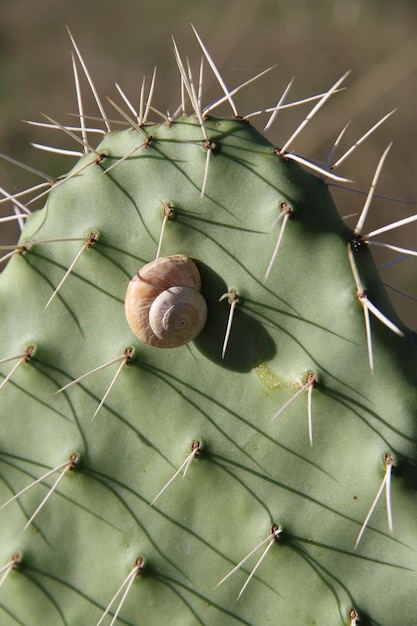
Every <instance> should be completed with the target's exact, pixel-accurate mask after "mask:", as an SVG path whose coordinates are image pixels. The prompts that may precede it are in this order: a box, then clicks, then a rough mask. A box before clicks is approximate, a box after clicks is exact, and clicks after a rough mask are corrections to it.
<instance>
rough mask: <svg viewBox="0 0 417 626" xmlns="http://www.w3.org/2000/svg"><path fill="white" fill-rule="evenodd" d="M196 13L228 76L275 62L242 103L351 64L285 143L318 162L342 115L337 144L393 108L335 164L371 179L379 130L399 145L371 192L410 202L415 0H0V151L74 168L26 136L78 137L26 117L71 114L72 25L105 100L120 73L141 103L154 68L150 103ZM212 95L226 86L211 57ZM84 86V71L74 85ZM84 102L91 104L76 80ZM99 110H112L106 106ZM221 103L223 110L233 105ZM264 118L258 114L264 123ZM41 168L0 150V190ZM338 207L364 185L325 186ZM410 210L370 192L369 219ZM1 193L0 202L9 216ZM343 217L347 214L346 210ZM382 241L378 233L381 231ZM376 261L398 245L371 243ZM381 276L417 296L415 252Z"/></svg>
mask: <svg viewBox="0 0 417 626" xmlns="http://www.w3.org/2000/svg"><path fill="white" fill-rule="evenodd" d="M191 23H193V24H194V26H195V27H196V29H197V30H198V32H199V33H200V35H201V37H202V38H203V40H204V41H205V43H206V45H207V47H208V49H209V50H210V52H211V54H212V56H213V57H214V59H215V61H216V63H217V65H218V67H219V69H220V70H221V72H222V75H223V77H224V79H225V81H226V84H227V85H228V86H229V88H233V87H234V86H236V85H237V84H239V83H241V82H243V81H245V80H247V79H248V78H249V77H250V76H252V75H253V74H255V73H257V72H259V71H261V70H262V69H264V68H266V67H269V66H271V65H274V64H276V65H277V67H276V68H275V69H274V70H273V71H272V72H271V73H270V74H268V75H267V76H266V77H264V78H262V79H261V80H259V81H257V82H256V83H255V84H254V85H252V86H251V87H249V88H248V89H247V90H245V91H243V92H241V94H240V95H239V96H238V97H237V98H236V101H237V103H238V107H239V112H240V113H241V114H242V115H244V114H246V113H249V112H250V111H254V110H257V109H259V108H264V107H267V106H274V105H275V104H276V102H277V101H278V99H279V97H280V95H281V93H282V91H283V90H284V89H285V87H286V85H287V84H288V82H289V80H290V79H291V78H292V77H293V76H295V82H294V85H293V87H292V89H291V92H290V94H289V96H288V98H287V100H294V99H297V98H302V97H306V96H309V95H312V94H315V93H319V92H321V91H323V90H325V89H327V88H328V87H329V86H330V85H331V84H332V83H333V82H335V81H336V79H337V78H338V77H339V76H341V75H342V74H343V73H344V72H345V71H346V70H347V69H351V70H352V73H351V75H350V76H349V78H348V80H347V85H348V87H349V89H348V90H347V91H345V92H343V93H340V94H337V95H336V96H335V97H334V98H333V100H332V101H330V102H328V103H327V104H326V106H325V107H324V109H323V110H321V111H320V112H319V114H318V115H317V117H316V118H315V119H314V120H313V121H312V122H311V123H310V124H309V125H308V126H307V128H306V129H305V130H304V131H303V133H302V134H301V135H300V137H299V138H297V140H296V142H295V143H294V145H293V146H292V149H294V150H295V151H296V152H298V153H299V154H302V155H304V156H307V157H309V158H313V159H317V160H324V159H325V158H326V155H327V153H328V151H329V150H330V148H331V146H332V143H333V141H334V139H335V138H336V136H337V135H338V133H339V132H340V130H341V129H342V127H343V126H344V125H345V124H346V122H348V121H349V120H352V122H351V124H350V126H349V128H348V131H347V133H346V135H345V138H344V140H343V142H342V146H341V148H340V151H339V154H341V153H342V152H343V151H344V150H345V149H347V148H348V147H349V146H350V145H351V144H352V143H353V142H354V141H355V140H356V139H357V138H358V137H360V136H361V134H363V133H364V132H366V130H367V129H368V128H369V127H371V126H372V125H373V124H374V123H375V122H376V121H377V120H378V119H379V118H381V117H382V116H383V115H385V114H386V113H388V112H389V111H391V110H392V109H394V108H398V111H397V112H396V113H395V114H394V116H393V117H391V118H390V119H389V120H388V121H387V122H386V124H385V125H384V126H382V127H381V128H380V129H379V130H377V132H376V133H375V134H374V135H372V137H371V138H370V139H369V140H368V141H367V142H366V143H365V144H364V145H362V146H361V147H360V148H358V150H357V151H356V152H355V153H354V154H353V155H352V157H350V158H349V160H347V161H346V162H345V164H344V165H343V166H342V167H341V169H340V172H339V173H340V174H342V175H346V176H348V177H350V178H353V179H354V181H355V185H354V186H355V187H358V188H361V189H366V188H367V187H368V186H369V183H370V180H371V178H372V176H373V172H374V170H375V167H376V164H377V162H378V159H379V156H380V155H381V153H382V151H383V150H384V149H385V147H386V146H387V144H388V142H389V141H390V140H391V139H393V140H394V144H393V147H392V149H391V152H390V154H389V156H388V159H387V161H386V165H385V167H384V171H383V173H382V176H381V179H380V182H379V184H378V192H379V193H382V194H387V195H388V194H389V195H391V196H396V197H401V198H404V199H410V200H413V201H414V200H417V157H416V154H415V151H416V139H417V119H416V105H417V2H415V0H396V1H395V2H393V1H392V0H317V1H314V2H312V1H311V0H210V1H209V2H202V1H200V0H152V1H148V0H143V1H139V0H117V2H116V1H115V0H67V1H65V0H61V1H58V0H1V1H0V152H2V153H6V154H8V155H10V156H12V157H14V158H15V159H18V160H20V161H23V162H25V163H29V164H31V165H33V166H34V167H36V168H38V169H39V170H42V171H44V172H47V173H48V174H50V175H52V176H56V175H58V174H61V173H62V172H65V171H67V170H68V169H70V167H71V166H72V160H71V159H70V158H68V157H57V156H53V155H50V154H47V153H44V152H40V151H38V150H36V149H34V148H32V147H31V146H30V143H31V142H34V141H35V142H39V143H48V141H49V143H51V142H53V143H55V144H56V145H59V146H60V147H71V148H74V147H75V146H74V143H73V142H71V141H70V140H68V141H67V139H66V138H65V137H61V136H60V134H57V133H55V134H52V135H51V134H50V133H47V132H46V131H43V130H41V129H36V128H34V127H32V126H29V125H27V124H24V123H22V122H21V120H28V119H30V120H42V117H41V112H44V113H47V114H48V115H50V116H51V117H53V118H55V119H58V120H59V121H60V122H62V123H67V124H71V123H74V120H73V118H71V117H68V115H67V114H68V113H74V112H76V100H75V97H74V80H73V75H72V68H71V44H70V40H69V37H68V34H67V30H66V26H68V27H69V28H70V30H71V32H72V34H73V35H74V38H75V40H76V42H77V44H78V46H79V48H80V50H81V52H82V54H83V56H84V59H85V60H86V62H87V65H88V68H89V70H90V73H91V74H92V76H93V79H94V82H95V85H96V87H97V89H98V91H99V93H100V94H101V96H102V98H103V100H105V96H107V95H108V96H110V97H111V98H112V99H115V100H116V101H118V102H119V103H121V100H120V96H118V94H117V91H116V89H115V87H114V83H115V82H118V83H119V84H120V86H121V87H122V88H123V90H124V91H125V93H126V94H127V95H128V96H129V98H130V99H131V101H132V102H133V103H134V104H135V105H136V104H137V102H138V94H139V89H140V84H141V81H142V77H143V76H144V75H146V76H147V77H149V79H150V77H151V75H152V72H153V69H154V67H155V66H157V67H158V76H157V88H156V95H155V101H154V103H155V105H156V106H157V107H158V108H160V109H162V110H167V109H168V110H170V111H171V112H172V111H173V110H175V108H176V107H177V105H178V104H179V98H180V95H179V79H178V72H177V70H176V65H175V61H174V57H173V54H172V39H171V35H173V36H174V37H175V39H176V42H177V44H178V46H179V48H180V51H181V52H182V54H183V56H184V57H185V56H186V55H188V56H189V58H190V60H191V62H192V65H193V68H195V69H196V71H197V68H198V64H199V60H200V57H201V52H200V50H199V48H198V45H197V43H196V40H195V37H194V34H193V32H192V29H191V26H190V24H191ZM205 77H206V81H205V85H206V88H205V97H204V102H206V103H208V102H210V101H211V100H212V99H214V98H216V97H217V96H219V95H220V94H221V92H220V89H219V87H218V85H217V84H216V81H215V80H214V79H213V78H212V76H211V74H210V71H209V69H208V68H207V69H206V72H205ZM83 84H85V83H83ZM83 91H84V99H85V108H86V112H87V113H91V114H93V115H95V114H96V111H97V110H96V108H95V106H94V103H93V101H92V99H91V96H90V94H89V93H88V90H87V89H84V90H83ZM107 109H108V114H109V115H110V116H112V115H115V116H116V114H113V111H111V106H110V105H107ZM307 111H308V108H306V107H303V108H298V109H296V110H292V111H290V112H281V113H280V115H279V116H278V118H277V122H276V124H275V126H274V128H273V129H272V130H271V132H270V134H269V139H270V140H271V142H272V143H274V144H276V145H277V146H280V145H282V144H283V143H284V142H285V140H286V139H287V138H288V137H289V135H290V134H291V133H292V131H293V130H294V128H295V127H296V125H297V124H298V123H299V122H300V121H301V120H302V119H303V117H304V116H305V115H306V113H307ZM223 112H226V113H227V114H228V113H229V111H228V109H227V108H225V109H223ZM266 120H267V116H261V117H259V118H254V120H253V122H254V123H255V125H256V126H257V127H258V128H260V129H262V128H263V126H264V125H265V123H266ZM38 182H39V179H38V178H36V177H34V176H33V175H31V174H29V173H28V172H26V171H24V170H22V169H20V168H17V167H16V166H13V165H11V164H10V163H7V162H6V161H0V187H3V188H5V189H6V190H7V191H8V192H9V193H14V192H15V191H17V190H19V189H22V188H25V187H27V186H30V185H34V184H36V183H38ZM334 196H335V197H336V200H337V203H338V206H339V209H340V212H341V213H342V214H343V215H346V214H350V213H354V212H357V211H358V210H360V209H361V207H362V204H363V201H364V200H363V197H362V196H360V195H358V194H354V193H347V192H346V191H339V190H335V191H334ZM416 212H417V207H416V205H415V204H400V203H396V202H393V201H388V200H378V199H376V200H375V201H374V202H373V204H372V210H371V215H370V217H369V219H368V221H367V223H366V230H371V229H372V228H376V227H378V226H381V225H383V224H385V223H388V222H390V221H394V220H397V219H401V218H402V217H406V216H408V215H412V214H413V213H416ZM10 213H11V210H10V206H8V205H7V204H2V205H0V214H3V215H4V214H10ZM351 223H352V224H353V223H354V218H353V221H351ZM17 237H18V230H17V228H16V226H14V227H13V226H11V227H10V226H6V225H5V224H0V243H3V244H4V243H12V242H15V241H16V239H17ZM380 239H383V238H382V236H381V238H380ZM385 241H389V242H391V243H396V244H400V245H403V246H406V247H409V248H417V224H412V225H409V226H406V227H404V228H401V229H398V230H396V231H393V232H392V233H389V234H387V235H386V236H385ZM377 252H378V254H377V255H376V256H377V261H378V262H382V261H383V260H387V259H394V258H396V257H397V255H396V253H393V252H389V253H386V252H383V251H382V252H381V251H380V250H377ZM382 276H383V278H384V280H386V281H387V282H389V283H393V284H395V285H396V286H397V287H399V288H400V289H404V290H406V291H408V292H410V293H412V294H413V295H414V296H417V283H416V276H417V258H415V257H414V258H409V259H406V260H403V261H401V262H398V263H395V264H393V265H391V266H390V267H388V268H386V269H383V270H382ZM390 295H392V297H393V300H394V303H395V306H396V308H397V310H399V312H400V314H401V315H402V316H403V317H404V319H405V320H406V321H407V322H408V323H409V324H410V325H411V326H412V327H414V328H415V327H416V326H417V304H416V302H413V301H411V300H408V299H406V298H404V296H399V295H396V294H395V293H394V292H392V291H391V290H390Z"/></svg>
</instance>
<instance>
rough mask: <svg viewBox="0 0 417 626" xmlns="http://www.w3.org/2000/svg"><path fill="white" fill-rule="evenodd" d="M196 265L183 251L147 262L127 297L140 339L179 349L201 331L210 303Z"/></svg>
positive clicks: (131, 323)
mask: <svg viewBox="0 0 417 626" xmlns="http://www.w3.org/2000/svg"><path fill="white" fill-rule="evenodd" d="M200 288H201V279H200V273H199V271H198V269H197V266H196V265H195V263H194V262H193V261H191V259H189V258H188V257H186V256H185V255H184V254H175V255H173V256H167V257H161V258H159V259H158V261H152V262H151V263H148V264H147V265H144V266H143V267H142V269H140V270H139V272H138V273H137V274H136V275H135V276H134V277H133V278H132V280H131V281H130V283H129V285H128V288H127V292H126V298H125V313H126V318H127V321H128V324H129V326H130V328H131V329H132V331H133V332H134V333H135V335H136V336H137V337H139V339H141V340H142V341H144V342H145V343H148V344H150V345H151V346H156V347H158V348H177V347H179V346H182V345H184V344H185V343H188V342H189V341H192V340H193V339H195V338H196V337H197V335H199V334H200V332H201V330H202V329H203V326H204V324H205V323H206V320H207V304H206V301H205V299H204V298H203V296H202V295H201V293H200Z"/></svg>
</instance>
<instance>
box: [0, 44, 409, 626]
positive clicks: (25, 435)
mask: <svg viewBox="0 0 417 626" xmlns="http://www.w3.org/2000/svg"><path fill="white" fill-rule="evenodd" d="M198 39H199V38H198ZM199 43H200V44H201V46H202V48H203V52H204V54H205V56H206V59H207V62H208V65H209V66H210V67H211V68H212V69H213V71H214V73H215V75H216V77H217V78H218V80H219V82H220V85H221V88H222V90H223V95H222V96H220V97H219V99H218V101H216V102H215V103H214V104H213V105H211V106H207V107H204V106H203V105H202V104H201V94H200V93H197V86H196V85H197V82H198V81H196V80H195V79H194V80H193V77H192V74H191V71H190V70H189V68H187V67H186V66H185V64H184V62H183V61H182V60H181V56H180V54H179V52H178V49H177V48H176V47H175V55H176V59H177V64H178V67H179V70H180V76H181V84H182V87H183V102H182V104H181V106H180V107H179V110H178V112H177V113H176V114H173V115H169V114H168V115H167V116H164V115H162V114H160V113H158V112H156V111H154V109H153V107H152V104H151V95H150V96H149V98H148V99H147V100H146V98H145V96H144V95H143V93H144V92H142V98H141V105H140V110H139V111H138V112H136V113H134V112H133V110H131V109H132V107H131V105H130V104H129V103H128V102H127V100H126V99H125V98H124V101H125V104H124V108H123V107H121V106H120V105H118V104H116V103H114V107H115V108H116V109H117V110H118V112H119V114H120V116H121V120H122V121H123V122H124V124H125V125H126V126H127V128H124V129H122V130H115V129H114V128H116V129H117V128H119V127H118V126H116V125H115V124H114V123H113V122H112V121H111V120H110V116H108V115H107V113H106V111H105V109H104V107H103V103H102V101H101V100H100V98H99V96H98V95H97V94H96V98H97V103H98V106H99V109H100V114H101V118H102V122H103V124H104V131H102V138H101V140H100V142H99V144H98V145H97V146H95V145H94V146H92V145H91V142H92V141H93V137H94V135H93V133H92V132H91V129H89V128H88V127H87V126H88V125H87V124H86V123H85V121H86V120H87V117H86V116H84V115H83V110H82V107H81V105H80V129H79V130H70V129H69V128H68V127H66V126H63V125H61V124H60V123H58V122H55V121H54V120H49V121H48V124H49V125H51V126H52V127H54V128H57V129H59V130H63V131H64V132H66V133H67V134H71V135H72V136H73V137H74V138H75V139H76V140H77V141H78V144H77V145H79V144H81V146H82V151H83V153H82V154H81V156H80V158H79V160H78V162H77V163H75V165H74V167H73V169H72V170H71V171H70V172H69V173H68V174H66V175H63V176H62V177H61V178H59V179H57V180H54V181H47V182H46V183H45V185H44V186H43V187H44V188H42V190H41V191H39V189H36V190H34V191H33V193H32V196H34V195H39V194H44V196H45V205H44V208H42V209H41V210H38V211H35V212H33V213H32V214H30V215H29V214H26V213H25V214H23V215H22V214H21V211H22V210H23V208H19V207H18V208H17V209H16V210H18V211H19V219H20V220H25V226H24V228H23V230H22V233H21V237H20V240H19V242H18V244H17V245H16V246H14V247H13V246H12V247H11V249H10V250H8V251H7V253H6V257H7V258H8V263H7V266H6V267H5V269H4V271H3V272H2V275H1V280H0V291H1V293H0V298H1V310H2V318H1V319H2V324H1V342H0V346H1V355H0V365H1V375H2V377H3V381H2V384H1V389H0V406H1V430H0V433H1V438H0V441H1V447H0V450H1V453H0V476H1V479H2V480H1V485H2V486H1V492H0V493H1V498H2V502H1V503H2V504H3V508H2V510H0V516H1V528H2V533H1V537H0V559H1V560H0V577H1V578H0V584H1V588H0V615H1V623H2V624H5V625H8V624H24V625H25V626H38V625H40V624H46V623H47V624H57V625H58V624H63V625H64V624H65V625H70V624H71V625H72V624H86V625H87V624H92V625H94V624H110V623H112V624H113V623H116V622H117V623H120V624H130V625H133V624H135V625H145V624H146V626H161V625H162V624H170V625H173V626H174V625H180V626H187V625H190V626H191V625H193V626H194V625H204V626H209V625H213V626H214V625H215V626H220V625H234V624H236V625H238V624H243V625H246V626H249V625H253V626H255V625H256V626H264V625H265V626H266V625H267V624H291V626H298V625H309V624H320V625H321V626H335V625H346V626H347V625H354V624H356V623H358V622H359V623H360V624H361V626H362V625H363V624H365V625H366V624H373V625H378V626H381V625H384V626H388V625H393V624H398V625H399V626H401V625H402V626H411V624H414V623H415V622H416V619H417V601H416V596H415V589H416V585H417V576H416V568H417V557H416V554H417V537H416V530H415V520H416V516H417V499H416V495H415V489H416V480H415V475H416V474H415V471H416V470H415V463H416V441H417V438H416V413H417V411H416V408H417V404H416V400H417V397H416V382H417V376H416V356H417V345H416V338H415V335H414V334H413V333H412V332H411V331H410V330H409V329H408V328H407V327H405V326H404V324H402V322H401V321H400V319H399V318H398V317H397V315H396V313H395V311H394V310H393V307H392V305H391V304H390V301H389V299H388V297H387V295H386V293H385V290H384V286H383V284H382V282H381V280H380V277H379V276H378V273H377V270H376V267H375V265H374V262H373V259H372V255H371V252H370V248H371V244H372V242H373V241H374V237H375V236H377V235H378V233H368V232H367V229H366V217H367V211H368V209H369V205H370V203H371V199H372V194H373V192H374V188H375V185H376V180H377V177H378V174H379V170H380V169H381V167H380V166H382V162H383V160H384V158H385V156H386V154H384V156H383V158H382V159H381V161H380V164H379V167H378V168H377V174H376V176H375V178H374V180H373V184H372V185H371V187H370V189H371V190H370V192H369V194H368V197H367V201H366V202H365V205H364V207H363V210H362V209H361V207H360V206H358V211H359V213H360V217H359V219H358V220H357V223H356V225H355V226H354V227H349V226H348V225H347V223H346V222H345V221H344V220H343V219H342V218H341V217H340V215H339V213H338V212H337V210H336V207H335V205H334V202H333V200H332V197H331V195H330V192H329V183H331V182H332V181H333V180H335V179H336V180H341V184H345V185H346V186H348V185H349V182H346V181H344V182H343V180H342V179H341V178H340V177H338V176H337V173H336V172H335V171H334V169H332V168H331V167H330V166H329V167H324V168H320V167H317V166H315V165H313V164H312V163H311V162H309V161H308V160H307V159H304V158H301V157H299V156H298V155H296V154H294V153H292V152H291V151H290V149H291V147H292V146H291V145H292V140H293V138H294V136H295V134H296V133H294V134H293V135H291V137H290V139H289V140H287V141H286V140H285V138H284V141H283V146H282V148H275V147H274V146H272V145H271V144H270V143H269V141H268V140H267V138H266V134H267V132H264V133H261V132H259V131H258V130H256V129H255V128H254V127H253V126H252V125H251V123H250V120H248V118H247V117H246V118H241V117H239V115H238V110H237V108H236V105H235V98H234V96H235V94H236V93H237V91H238V90H237V89H236V90H233V91H230V90H228V89H227V87H226V86H225V84H224V82H223V80H222V79H221V77H220V75H219V73H218V71H217V68H216V66H215V65H214V61H213V59H212V57H211V56H210V55H209V53H208V52H207V50H206V49H205V47H204V44H203V43H202V42H201V40H200V39H199ZM74 45H75V44H74ZM75 50H76V52H77V54H78V55H79V60H80V63H81V65H82V67H83V68H84V70H85V71H86V72H87V70H86V68H85V64H84V62H83V61H82V58H81V55H80V54H79V52H78V49H77V48H76V46H75ZM87 76H88V78H89V80H90V81H91V78H90V77H89V75H88V72H87ZM340 84H341V81H338V82H337V83H335V85H333V87H331V88H330V89H329V91H328V92H326V94H322V95H321V97H317V98H316V100H315V103H314V104H313V107H314V108H313V110H312V113H314V111H315V110H318V108H319V107H320V106H321V105H323V104H325V102H326V100H327V99H328V98H329V97H330V96H331V95H332V94H333V93H334V92H335V91H337V89H338V87H339V85H340ZM150 91H151V92H152V87H151V90H150ZM79 95H80V94H79ZM186 99H187V101H188V102H189V104H190V103H191V109H190V110H189V111H188V113H185V105H184V100H186ZM80 100H81V98H80V97H79V101H80ZM221 102H227V103H229V104H230V105H231V108H232V114H231V116H230V117H217V116H216V107H217V105H218V104H219V103H221ZM126 104H127V106H126ZM280 104H282V103H280ZM188 106H189V105H188ZM277 110H278V109H277ZM275 115H276V113H275V112H274V111H271V118H274V117H275ZM154 116H156V117H160V118H161V121H160V122H158V123H151V121H150V120H151V118H153V117H154ZM311 116H312V115H311ZM311 116H308V118H306V121H307V120H308V119H310V117H311ZM271 121H272V119H271ZM97 124H98V122H97V121H93V122H91V125H94V126H96V125H97ZM303 126H304V123H302V124H301V125H300V127H299V129H298V130H297V131H296V132H298V131H299V130H301V129H302V127H303ZM113 127H114V128H113ZM266 130H268V129H266ZM312 170H313V171H312ZM26 197H31V195H28V196H23V198H26ZM19 198H20V201H21V200H22V197H21V196H19ZM12 200H13V201H14V204H15V206H17V204H16V203H17V200H18V198H17V197H12ZM28 208H29V209H30V204H28ZM412 219H414V218H413V217H411V218H408V220H403V221H402V223H404V224H405V223H408V222H409V221H412ZM400 225H401V224H400V223H393V224H391V225H390V226H389V227H387V229H389V228H394V227H397V226H400ZM174 255H186V257H188V258H189V259H192V260H193V261H194V263H195V266H196V267H197V269H198V273H199V275H200V277H201V294H202V296H203V297H204V300H205V302H206V303H207V321H206V322H205V324H204V327H203V329H202V330H201V332H200V333H199V334H197V336H196V337H194V338H193V339H192V340H191V341H189V342H187V343H185V344H184V345H181V346H180V347H175V348H171V347H170V346H168V348H169V349H163V347H164V345H165V344H164V341H165V339H164V338H160V337H157V339H154V337H155V335H154V333H153V331H152V334H151V333H150V331H149V332H148V328H147V331H146V332H147V333H148V335H147V336H146V337H147V339H146V341H148V343H147V342H146V341H143V340H142V339H140V338H139V337H137V336H136V335H135V334H134V332H132V330H131V328H130V326H129V324H128V322H127V319H126V315H125V304H124V303H125V294H126V291H127V289H128V287H129V290H130V292H131V296H129V298H128V299H127V300H126V309H127V312H128V315H130V313H131V312H132V310H133V313H132V315H133V317H135V319H136V322H137V324H138V326H140V327H142V326H143V325H145V326H146V327H147V324H148V320H147V317H146V316H147V313H144V308H143V307H145V309H146V308H149V306H150V302H149V298H148V295H149V294H148V291H149V288H150V286H151V287H152V289H155V290H156V291H158V292H159V291H161V290H162V289H169V288H170V286H171V283H169V280H170V279H169V280H168V275H167V273H166V270H165V265H169V266H171V265H172V264H174V265H175V268H174V282H173V283H172V284H173V286H175V287H178V293H177V292H176V291H175V290H174V291H175V293H172V294H171V293H170V294H169V296H170V297H171V296H172V297H174V296H175V297H178V298H179V300H180V303H182V302H183V296H182V295H178V294H179V293H180V291H179V288H180V287H181V285H186V287H187V288H189V285H188V281H189V279H188V277H186V278H185V279H183V276H184V272H185V270H184V267H183V264H182V258H183V257H176V256H174ZM148 263H150V265H149V266H148V268H147V269H146V272H145V271H144V270H143V269H141V268H143V266H145V265H146V264H148ZM138 271H139V274H137V273H138ZM192 271H194V270H192ZM187 272H188V270H187ZM187 272H185V274H187ZM154 273H155V274H159V277H158V278H157V279H156V278H154ZM145 274H146V275H145ZM134 276H136V279H135V280H133V281H132V282H131V279H132V277H134ZM187 276H188V274H187ZM197 282H198V281H197ZM168 283H169V284H168ZM132 290H133V291H132ZM144 291H145V292H146V294H145V296H144V295H143V292H144ZM199 293H200V285H199V284H197V285H193V293H192V294H191V299H192V300H193V299H194V298H197V299H198V298H199V297H200V295H199ZM152 298H153V296H152ZM143 302H144V304H143ZM137 305H139V306H140V307H142V308H140V309H139V312H138V311H137V309H136V308H135V307H136V306H137ZM188 306H189V305H188V304H187V307H188ZM169 310H170V309H169ZM187 311H188V309H187ZM187 320H188V313H187V316H185V317H184V318H181V320H180V324H179V325H180V326H182V325H183V324H186V322H187ZM136 322H134V323H132V324H131V325H132V328H134V329H135V330H136V326H135V323H136ZM158 324H159V325H158ZM161 328H162V327H161V326H160V323H159V322H158V323H157V331H158V330H160V329H161ZM169 332H170V330H168V333H169ZM146 337H145V338H146ZM184 341H186V339H184ZM168 343H169V342H168ZM161 348H162V349H161ZM181 475H182V476H183V478H184V479H183V480H182V479H181Z"/></svg>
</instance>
